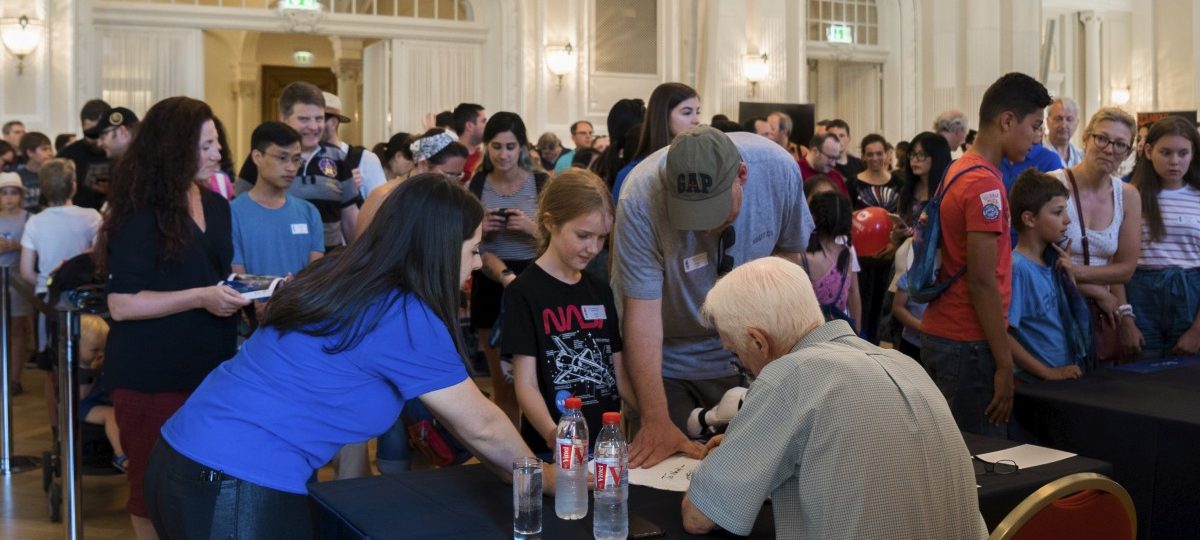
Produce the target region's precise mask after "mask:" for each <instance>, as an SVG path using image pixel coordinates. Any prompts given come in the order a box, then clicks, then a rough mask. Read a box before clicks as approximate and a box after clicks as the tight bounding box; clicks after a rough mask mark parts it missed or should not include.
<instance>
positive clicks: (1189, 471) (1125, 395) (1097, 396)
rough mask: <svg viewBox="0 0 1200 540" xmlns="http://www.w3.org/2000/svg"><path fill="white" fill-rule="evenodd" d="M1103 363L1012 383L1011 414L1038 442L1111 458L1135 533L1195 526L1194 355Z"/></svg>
mask: <svg viewBox="0 0 1200 540" xmlns="http://www.w3.org/2000/svg"><path fill="white" fill-rule="evenodd" d="M1171 362H1172V363H1174V364H1177V367H1174V368H1170V366H1167V365H1164V364H1163V363H1162V362H1155V363H1150V364H1146V363H1140V364H1137V365H1134V366H1133V367H1134V368H1135V369H1142V368H1150V369H1153V368H1155V367H1167V368H1168V369H1163V370H1161V371H1152V372H1149V373H1134V372H1129V371H1124V369H1128V366H1122V367H1121V368H1119V369H1118V368H1106V369H1101V370H1098V371H1096V372H1094V373H1090V374H1088V375H1087V376H1085V377H1083V378H1081V379H1077V380H1074V381H1040V382H1036V383H1028V384H1020V385H1018V386H1017V389H1016V397H1015V401H1014V406H1015V408H1014V415H1015V418H1016V419H1017V421H1018V422H1019V423H1020V425H1021V426H1022V427H1023V428H1024V429H1026V430H1028V431H1029V432H1031V433H1032V435H1033V436H1034V437H1035V438H1036V440H1037V441H1038V444H1042V445H1044V446H1051V447H1054V448H1060V449H1062V450H1066V451H1069V452H1075V453H1079V454H1083V455H1088V456H1092V457H1095V458H1098V459H1102V460H1105V461H1108V462H1110V463H1112V465H1113V475H1112V476H1113V478H1114V479H1115V480H1116V481H1118V482H1120V483H1121V485H1123V486H1124V487H1125V489H1127V490H1129V494H1130V495H1131V496H1132V497H1133V502H1134V506H1135V507H1136V508H1137V513H1138V533H1139V537H1141V538H1155V539H1158V538H1195V537H1196V534H1197V533H1196V531H1197V530H1200V511H1197V510H1198V509H1200V489H1197V488H1198V487H1200V461H1198V458H1200V361H1197V360H1196V359H1187V360H1172V361H1171Z"/></svg>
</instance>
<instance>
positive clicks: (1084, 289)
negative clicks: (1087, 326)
mask: <svg viewBox="0 0 1200 540" xmlns="http://www.w3.org/2000/svg"><path fill="white" fill-rule="evenodd" d="M1136 130H1137V125H1136V123H1135V122H1134V119H1133V117H1132V116H1130V115H1129V113H1127V112H1125V111H1123V110H1121V109H1119V108H1117V107H1104V108H1102V109H1100V110H1099V111H1096V114H1094V115H1092V118H1091V120H1089V121H1088V124H1087V128H1086V129H1084V132H1083V142H1084V146H1083V161H1081V162H1080V163H1079V164H1077V165H1075V166H1074V167H1071V168H1069V169H1063V170H1060V171H1054V172H1052V173H1050V174H1051V175H1053V176H1055V177H1057V178H1058V179H1059V180H1060V181H1061V182H1062V183H1063V184H1064V185H1065V186H1066V187H1067V189H1068V190H1069V191H1070V192H1071V195H1070V197H1069V200H1068V201H1067V212H1068V214H1069V215H1070V218H1071V226H1070V227H1069V228H1067V238H1068V239H1069V247H1070V252H1071V260H1072V261H1073V262H1074V263H1075V272H1074V275H1075V280H1076V281H1077V282H1078V283H1079V291H1080V292H1081V293H1083V295H1084V297H1085V298H1087V299H1088V303H1089V304H1090V305H1092V306H1093V317H1092V324H1093V325H1099V328H1093V334H1094V335H1100V336H1113V337H1114V338H1115V336H1116V335H1117V330H1118V326H1117V325H1118V323H1119V322H1120V319H1121V318H1122V317H1123V316H1124V315H1123V313H1126V312H1127V311H1128V304H1126V302H1125V283H1126V282H1127V281H1129V278H1130V277H1131V276H1133V272H1134V270H1135V269H1136V268H1137V261H1138V256H1139V255H1140V254H1141V252H1142V200H1141V196H1140V195H1139V194H1138V190H1137V188H1135V187H1133V186H1131V185H1129V184H1126V183H1124V182H1122V181H1121V178H1120V177H1118V176H1116V175H1117V171H1118V169H1119V168H1120V166H1121V162H1122V161H1124V160H1125V157H1126V156H1127V155H1128V154H1129V152H1130V151H1132V148H1133V135H1134V133H1135V132H1136ZM1083 230H1086V231H1087V233H1086V235H1084V234H1083V233H1081V231H1083ZM1095 346H1096V354H1097V359H1098V360H1100V361H1101V362H1112V361H1114V360H1116V359H1117V358H1116V357H1117V356H1118V354H1119V351H1117V350H1116V342H1115V339H1114V340H1113V341H1111V342H1109V343H1101V342H1097V343H1095Z"/></svg>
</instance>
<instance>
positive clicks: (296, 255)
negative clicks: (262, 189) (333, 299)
mask: <svg viewBox="0 0 1200 540" xmlns="http://www.w3.org/2000/svg"><path fill="white" fill-rule="evenodd" d="M229 210H230V212H231V213H232V214H233V264H240V265H242V266H245V267H246V272H249V273H251V274H260V275H264V276H286V275H287V274H288V273H289V272H290V273H292V274H295V273H296V272H299V271H300V270H302V269H303V268H304V267H305V266H308V259H309V255H310V254H311V253H312V252H314V251H315V252H317V253H324V252H325V231H324V229H323V228H322V227H321V214H320V213H319V212H317V207H315V206H313V205H312V203H310V202H308V201H306V200H304V199H299V198H296V197H292V196H290V195H289V196H287V199H285V200H284V203H283V206H281V207H279V208H278V209H271V208H267V207H264V206H263V205H261V204H258V203H256V202H254V200H253V199H251V198H250V195H249V194H248V193H246V194H242V195H240V196H238V197H237V198H236V199H234V200H233V202H231V203H229Z"/></svg>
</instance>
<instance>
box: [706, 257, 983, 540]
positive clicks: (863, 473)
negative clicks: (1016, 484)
mask: <svg viewBox="0 0 1200 540" xmlns="http://www.w3.org/2000/svg"><path fill="white" fill-rule="evenodd" d="M810 283H811V282H810V281H809V278H808V276H807V275H806V274H805V273H804V270H803V269H801V268H800V267H799V266H797V265H796V264H794V263H791V262H789V261H785V260H783V259H781V258H778V257H767V258H763V259H759V260H756V261H752V262H749V263H746V264H744V265H742V266H739V267H737V268H735V269H734V270H733V271H732V272H730V273H729V274H728V275H726V276H725V277H724V278H722V279H721V280H720V281H718V282H717V283H716V285H715V286H714V287H713V288H712V290H711V291H710V292H709V293H708V296H707V298H706V300H705V302H704V307H703V310H702V314H703V315H704V316H706V317H707V318H708V320H709V321H711V323H712V324H713V325H714V326H716V329H717V332H718V334H719V335H720V336H721V340H722V342H723V343H724V344H725V346H726V347H728V348H730V349H732V350H733V352H734V353H735V354H736V355H737V356H738V357H739V358H740V360H741V361H742V363H743V364H745V367H746V368H747V369H748V370H749V371H750V372H751V373H753V374H755V375H756V376H757V379H756V380H755V381H754V383H753V384H752V385H751V386H750V391H749V393H748V394H747V395H746V400H745V403H744V405H743V406H742V409H741V410H740V411H739V412H738V413H737V415H736V416H734V417H733V420H732V422H731V423H730V424H729V428H728V430H727V431H726V432H725V436H724V438H723V441H722V440H720V439H717V443H718V444H720V446H719V447H717V448H716V449H715V450H713V451H712V452H711V453H710V454H709V455H708V457H707V458H705V460H704V462H703V463H702V464H701V465H700V468H699V469H698V470H697V471H696V473H695V475H694V476H693V478H692V484H691V488H690V489H689V491H688V494H687V496H686V497H685V498H684V500H683V525H684V528H685V529H686V530H687V531H688V532H690V533H693V534H703V533H707V532H708V531H710V530H712V529H713V528H714V527H716V526H720V527H722V528H724V529H726V530H728V531H731V532H733V533H735V534H740V535H746V534H749V533H750V530H751V528H752V526H753V525H754V521H755V518H756V517H757V516H758V513H759V510H760V509H761V508H762V505H763V501H765V500H766V499H767V498H768V497H770V498H771V499H772V503H773V504H772V506H773V509H774V514H775V529H776V534H777V536H778V537H779V538H974V539H979V538H984V537H986V536H987V528H986V526H985V525H984V522H983V518H982V516H981V515H980V514H979V502H978V498H977V495H976V492H975V490H976V488H975V475H974V472H973V470H972V467H971V462H970V459H971V458H970V453H969V452H968V451H967V447H966V444H965V443H963V439H962V434H961V433H959V431H958V427H957V425H956V424H955V423H954V417H953V416H951V414H950V409H949V407H947V405H946V400H945V398H944V397H942V393H941V392H940V391H939V390H938V388H937V386H936V385H934V383H933V381H932V380H930V378H929V376H928V375H926V373H925V371H924V369H922V368H921V366H920V365H918V364H917V363H916V362H913V361H912V359H910V358H908V357H906V356H904V355H902V354H900V353H898V352H895V351H892V350H888V349H881V348H879V347H876V346H874V345H871V344H870V343H868V342H866V341H864V340H862V339H859V338H858V337H856V336H855V335H854V331H853V330H852V329H851V328H850V326H849V325H847V324H846V323H845V322H844V321H840V320H839V321H831V322H825V321H824V318H823V317H822V315H821V309H820V306H819V304H818V303H817V299H816V296H815V295H814V294H813V290H812V285H811V284H810ZM710 445H712V443H710Z"/></svg>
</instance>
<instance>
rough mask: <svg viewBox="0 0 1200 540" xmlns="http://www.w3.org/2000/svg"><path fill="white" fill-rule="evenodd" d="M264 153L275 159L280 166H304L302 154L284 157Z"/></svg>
mask: <svg viewBox="0 0 1200 540" xmlns="http://www.w3.org/2000/svg"><path fill="white" fill-rule="evenodd" d="M263 153H264V154H266V155H268V156H271V158H272V159H274V160H275V161H278V162H279V164H280V165H291V166H293V167H299V166H300V165H302V164H303V163H304V156H301V155H300V154H296V155H294V156H293V155H289V154H283V155H278V154H272V153H270V152H263Z"/></svg>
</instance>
